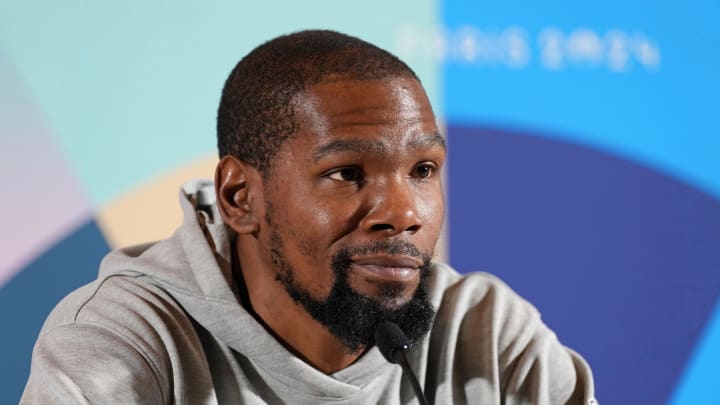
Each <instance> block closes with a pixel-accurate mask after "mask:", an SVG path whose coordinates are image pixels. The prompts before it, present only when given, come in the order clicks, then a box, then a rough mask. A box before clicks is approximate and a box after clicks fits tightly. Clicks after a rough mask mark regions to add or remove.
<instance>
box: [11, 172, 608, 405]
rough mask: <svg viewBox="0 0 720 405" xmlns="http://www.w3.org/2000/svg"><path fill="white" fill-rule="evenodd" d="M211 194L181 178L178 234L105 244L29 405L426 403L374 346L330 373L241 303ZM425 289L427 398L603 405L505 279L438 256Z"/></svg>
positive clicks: (41, 360)
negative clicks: (430, 318)
mask: <svg viewBox="0 0 720 405" xmlns="http://www.w3.org/2000/svg"><path fill="white" fill-rule="evenodd" d="M212 195H213V185H212V183H211V182H209V181H194V182H191V183H189V184H188V185H186V186H185V188H184V190H182V191H181V193H180V205H181V207H182V210H183V213H184V223H183V224H182V226H181V227H180V228H179V229H178V230H177V231H176V232H175V233H174V234H173V235H172V237H170V238H169V239H166V240H163V241H160V242H156V243H151V244H145V245H140V246H134V247H129V248H125V249H120V250H117V251H114V252H112V253H110V254H109V255H108V256H107V257H106V258H105V259H104V260H103V262H102V264H101V267H100V274H99V276H98V279H97V280H96V281H94V282H92V283H90V284H88V285H86V286H84V287H82V288H80V289H78V290H76V291H75V292H73V293H72V294H70V295H69V296H68V297H66V298H65V299H64V300H63V301H61V302H60V303H59V304H58V306H57V307H56V308H55V309H54V310H53V312H52V313H51V314H50V316H49V318H48V319H47V321H46V322H45V325H44V326H43V328H42V331H41V332H40V336H39V338H38V341H37V343H36V345H35V349H34V351H33V359H32V368H31V372H30V378H29V381H28V383H27V386H26V388H25V392H24V394H23V397H22V399H21V404H71V403H83V404H85V403H93V404H266V403H269V404H324V403H327V404H376V403H382V404H414V403H418V402H417V400H416V398H415V395H414V393H413V391H412V387H411V385H410V384H409V382H408V381H407V379H405V378H403V376H402V370H401V368H400V366H398V365H393V364H389V363H388V362H387V361H385V359H384V358H383V357H382V355H381V353H380V352H379V350H377V348H372V349H371V350H369V351H368V352H367V353H365V354H364V355H363V356H362V357H361V358H360V359H358V360H357V361H356V362H355V363H354V364H352V365H351V366H349V367H347V368H345V369H343V370H341V371H339V372H337V373H334V374H331V375H327V374H324V373H322V372H320V371H318V370H316V369H314V368H313V367H312V366H310V365H308V364H307V363H305V362H304V361H303V360H301V359H300V358H298V357H296V356H295V355H293V354H292V353H291V352H290V351H288V350H287V349H286V348H285V347H284V346H283V345H282V344H281V343H279V342H278V341H277V340H276V339H275V338H274V337H273V336H272V334H270V333H269V332H268V331H267V330H266V329H265V328H264V327H263V326H262V325H261V324H259V323H258V322H257V321H256V320H255V318H253V316H252V315H250V313H248V312H247V311H246V310H245V308H243V306H242V305H241V304H240V301H239V299H238V287H237V285H236V284H235V283H236V281H235V280H234V279H233V277H232V274H231V268H230V267H231V266H230V256H229V255H230V253H229V252H230V244H229V241H230V240H231V238H232V235H231V234H230V233H229V231H228V229H227V228H226V227H225V226H224V225H223V224H222V222H221V221H220V220H219V219H220V216H219V215H218V213H217V208H216V207H215V206H214V204H213V198H212ZM199 204H207V206H206V207H199V206H198V205H199ZM200 208H203V209H204V211H203V210H201V209H200ZM429 291H430V296H431V300H432V303H433V305H434V306H435V308H436V309H437V316H436V318H435V321H434V323H433V327H432V330H431V331H430V332H429V333H428V335H427V336H426V337H425V338H424V339H423V340H421V341H420V342H418V343H417V344H416V345H415V347H414V348H413V349H412V351H411V353H410V355H409V361H410V363H411V365H412V368H413V369H414V371H415V373H416V374H417V376H418V379H419V380H420V382H421V385H423V388H424V390H425V392H426V395H427V396H428V398H430V400H431V402H434V403H435V404H438V405H440V404H466V403H467V404H564V403H572V404H592V403H595V402H594V401H595V400H594V399H593V397H594V387H593V380H592V375H591V372H590V369H589V368H588V366H587V364H586V363H585V361H584V360H583V359H582V358H581V357H580V356H578V355H577V354H576V353H574V352H573V351H571V350H570V349H568V348H566V347H564V346H562V345H561V344H560V343H559V342H558V340H557V338H556V336H555V334H554V333H553V332H552V331H550V330H549V329H548V328H547V327H546V326H545V325H544V324H543V323H542V321H541V319H540V316H539V314H538V312H537V310H536V309H535V308H534V307H533V306H531V305H530V304H529V303H527V302H526V301H525V300H523V299H522V298H520V297H519V296H518V295H516V294H515V293H514V292H513V291H512V290H510V289H509V288H508V287H507V286H506V285H505V284H503V283H502V282H501V281H500V280H498V279H497V278H495V277H493V276H491V275H488V274H484V273H474V274H468V275H460V274H458V273H457V272H456V271H454V270H453V269H451V268H450V267H449V266H447V265H444V264H440V263H434V264H433V266H432V276H431V277H430V282H429Z"/></svg>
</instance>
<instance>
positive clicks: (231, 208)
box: [215, 156, 260, 234]
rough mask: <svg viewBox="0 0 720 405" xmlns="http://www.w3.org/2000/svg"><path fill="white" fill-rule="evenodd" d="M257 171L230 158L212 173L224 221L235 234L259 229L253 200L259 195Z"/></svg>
mask: <svg viewBox="0 0 720 405" xmlns="http://www.w3.org/2000/svg"><path fill="white" fill-rule="evenodd" d="M259 179H260V176H259V174H258V173H257V170H256V169H255V168H253V167H252V166H250V165H249V164H247V163H245V162H243V161H240V160H238V159H236V158H234V157H232V156H225V157H223V158H222V159H221V160H220V162H218V165H217V168H216V169H215V192H216V194H217V204H218V209H219V211H220V214H221V215H222V217H223V221H224V222H225V224H227V225H228V226H229V227H231V228H232V229H233V230H235V232H237V233H238V234H254V233H256V232H257V231H258V230H259V229H260V223H259V221H258V218H259V216H258V215H257V212H256V210H255V209H253V208H254V207H253V205H254V204H253V200H254V199H255V198H256V195H257V194H258V193H259V192H260V184H257V183H258V181H259Z"/></svg>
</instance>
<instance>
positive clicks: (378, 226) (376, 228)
mask: <svg viewBox="0 0 720 405" xmlns="http://www.w3.org/2000/svg"><path fill="white" fill-rule="evenodd" d="M393 229H395V228H394V227H393V226H392V225H390V224H375V225H373V226H371V227H370V230H372V231H386V230H390V231H392V230H393Z"/></svg>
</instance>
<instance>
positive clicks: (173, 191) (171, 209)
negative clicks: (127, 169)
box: [96, 156, 218, 248]
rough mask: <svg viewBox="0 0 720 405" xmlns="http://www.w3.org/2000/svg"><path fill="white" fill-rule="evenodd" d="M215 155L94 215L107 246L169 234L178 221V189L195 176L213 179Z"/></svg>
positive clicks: (155, 182)
mask: <svg viewBox="0 0 720 405" xmlns="http://www.w3.org/2000/svg"><path fill="white" fill-rule="evenodd" d="M217 161H218V159H217V157H216V156H208V157H206V158H202V159H200V160H198V161H196V162H193V163H190V164H188V165H187V166H183V167H180V168H178V169H176V170H173V171H172V172H170V173H168V174H166V175H163V176H160V177H158V178H155V179H154V180H151V181H150V182H148V183H145V184H143V185H141V186H139V187H137V188H135V189H134V190H133V191H131V192H129V193H127V194H125V195H123V196H121V197H120V198H117V199H115V200H113V201H112V202H111V203H110V204H107V205H106V206H104V207H103V208H102V209H101V210H100V212H99V213H98V214H97V215H96V218H97V222H98V225H99V226H100V230H101V231H102V233H103V235H105V239H106V240H107V242H108V243H109V244H110V247H112V248H116V247H120V246H128V245H135V244H138V243H143V242H149V241H154V240H158V239H163V238H166V237H168V236H169V235H170V234H172V233H173V231H175V228H177V227H178V226H179V225H180V223H181V221H182V212H181V211H180V206H179V204H178V191H179V190H180V186H182V185H183V184H184V183H185V182H186V181H188V180H190V179H194V178H208V179H212V178H213V177H214V173H215V165H216V164H217Z"/></svg>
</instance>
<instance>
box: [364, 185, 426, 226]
mask: <svg viewBox="0 0 720 405" xmlns="http://www.w3.org/2000/svg"><path fill="white" fill-rule="evenodd" d="M368 192H369V195H370V197H369V201H370V208H369V210H368V211H367V214H366V215H365V217H364V218H363V219H362V222H361V226H362V228H363V229H364V230H366V231H368V232H371V233H383V234H385V235H386V236H393V235H397V234H399V233H402V232H408V233H410V234H414V233H416V232H417V231H419V230H420V228H421V227H422V221H421V218H420V215H419V210H418V203H419V197H418V195H417V191H416V190H414V189H413V187H412V185H409V184H405V183H404V182H403V181H402V180H397V181H389V182H387V183H384V184H383V185H379V186H378V187H374V189H373V190H368Z"/></svg>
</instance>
